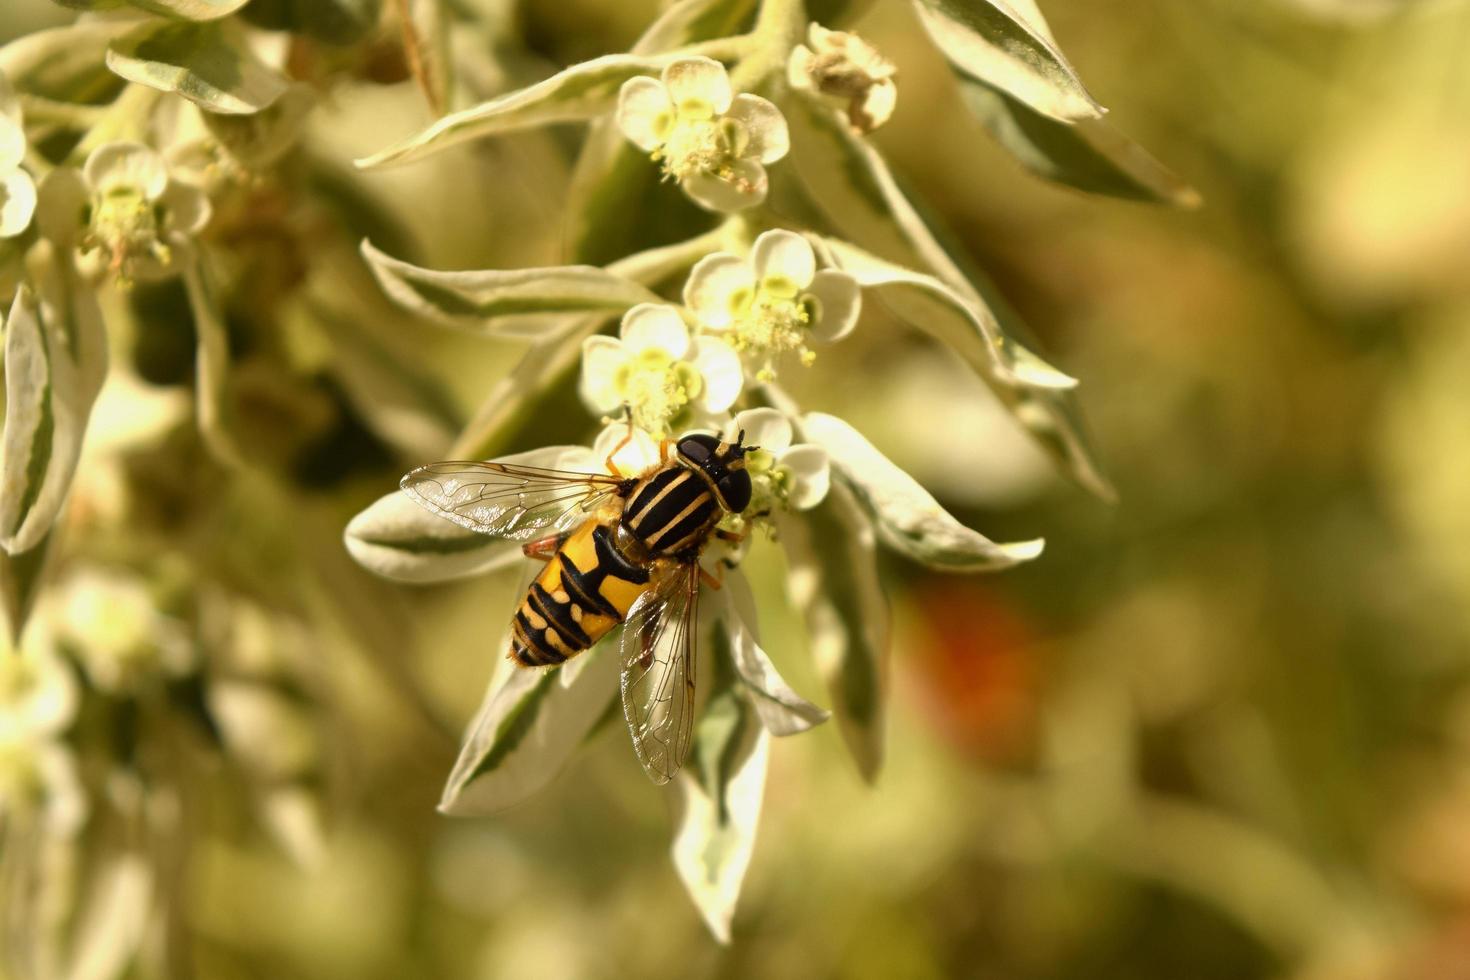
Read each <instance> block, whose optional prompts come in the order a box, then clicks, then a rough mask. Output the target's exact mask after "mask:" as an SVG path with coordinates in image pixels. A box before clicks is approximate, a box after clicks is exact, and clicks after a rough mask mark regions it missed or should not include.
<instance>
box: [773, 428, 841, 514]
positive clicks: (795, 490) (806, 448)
mask: <svg viewBox="0 0 1470 980" xmlns="http://www.w3.org/2000/svg"><path fill="white" fill-rule="evenodd" d="M777 464H778V465H780V466H784V467H785V468H786V469H787V470H789V471H790V473H791V487H790V489H789V491H788V494H787V497H786V502H787V503H789V504H790V505H791V506H792V507H794V508H796V509H797V510H806V509H807V508H809V507H815V506H817V504H820V503H821V502H822V501H823V500H824V499H825V498H826V496H827V489H828V488H829V487H830V486H831V485H832V465H831V462H830V460H829V459H828V458H827V450H825V449H823V448H822V447H821V446H813V445H811V444H810V443H802V444H801V445H799V446H792V447H791V448H790V449H788V450H786V451H785V452H783V453H779V454H777Z"/></svg>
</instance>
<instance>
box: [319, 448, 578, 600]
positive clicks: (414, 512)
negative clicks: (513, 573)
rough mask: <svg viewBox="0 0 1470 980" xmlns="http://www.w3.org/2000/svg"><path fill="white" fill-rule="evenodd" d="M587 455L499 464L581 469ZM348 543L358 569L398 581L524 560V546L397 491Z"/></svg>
mask: <svg viewBox="0 0 1470 980" xmlns="http://www.w3.org/2000/svg"><path fill="white" fill-rule="evenodd" d="M588 455H589V454H588V450H587V449H586V447H584V446H549V447H544V448H541V449H533V450H531V451H530V452H524V453H516V454H515V455H512V456H502V457H500V458H499V460H497V462H502V463H521V464H524V465H527V466H545V467H550V468H553V469H556V468H562V467H566V466H572V467H574V468H582V467H581V466H579V465H578V464H579V461H583V458H584V457H587V456H588ZM585 461H587V462H590V460H585ZM343 540H344V542H345V543H346V545H347V550H348V552H349V553H350V554H351V555H352V557H353V558H354V559H356V560H357V563H358V564H360V565H362V566H363V567H364V568H366V569H368V570H369V571H371V572H376V573H377V574H378V575H381V576H383V577H384V578H390V579H393V580H394V581H398V582H412V583H428V582H445V581H449V580H451V579H457V578H464V577H466V576H469V575H477V574H480V573H482V572H488V571H493V570H495V569H498V568H505V567H507V566H509V565H513V564H515V563H516V562H518V561H523V560H524V556H523V555H522V553H521V545H520V543H519V542H516V541H504V540H502V539H500V538H494V537H491V536H490V535H488V534H480V533H478V532H475V531H470V530H467V529H465V528H463V527H460V526H459V525H458V524H455V523H454V522H453V521H448V520H445V519H444V518H442V517H440V516H439V515H438V514H435V513H434V512H433V511H431V510H429V509H428V508H426V507H424V506H423V505H422V504H419V503H416V502H415V501H414V499H413V498H412V497H410V496H409V495H408V494H406V493H403V492H402V491H396V490H395V491H394V492H393V493H390V494H388V495H387V496H385V497H380V498H379V499H378V500H377V501H376V502H374V503H373V504H371V505H369V506H368V507H367V508H366V509H364V510H363V511H361V512H360V513H359V514H358V515H357V516H356V517H354V518H353V519H352V520H351V521H349V522H348V524H347V529H346V531H344V532H343Z"/></svg>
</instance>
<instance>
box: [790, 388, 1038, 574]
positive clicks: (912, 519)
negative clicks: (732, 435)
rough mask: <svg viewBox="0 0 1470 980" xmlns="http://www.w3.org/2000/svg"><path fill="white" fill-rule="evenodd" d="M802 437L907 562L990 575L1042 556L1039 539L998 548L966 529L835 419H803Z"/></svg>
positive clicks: (811, 415)
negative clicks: (821, 455) (826, 461)
mask: <svg viewBox="0 0 1470 980" xmlns="http://www.w3.org/2000/svg"><path fill="white" fill-rule="evenodd" d="M801 431H802V434H803V435H804V436H805V438H806V439H808V440H809V441H811V442H814V443H816V444H817V445H819V446H821V447H822V448H823V449H825V450H827V455H828V456H829V457H830V458H831V460H832V465H833V466H834V467H836V468H837V471H838V472H839V473H840V474H841V475H842V477H843V479H844V480H845V481H846V484H847V486H848V487H849V488H851V490H852V491H853V493H854V494H855V495H856V496H857V499H858V502H859V503H860V504H862V506H863V509H864V510H865V511H867V513H868V517H869V518H871V519H872V521H873V525H874V527H876V528H877V530H878V535H879V536H880V537H881V538H882V539H883V543H884V544H886V545H888V546H889V547H891V548H893V549H894V550H895V551H898V552H900V553H901V554H903V555H905V556H906V557H908V558H911V559H913V560H914V561H917V562H919V563H921V564H923V565H927V566H928V567H929V568H933V569H936V570H938V571H944V572H991V571H999V570H1000V569H1003V568H1010V567H1011V566H1013V565H1016V564H1019V563H1020V562H1023V561H1030V560H1031V559H1033V558H1035V557H1037V556H1038V555H1040V554H1041V549H1042V544H1043V543H1042V541H1040V540H1039V539H1038V540H1035V541H1020V542H1016V543H1014V544H996V543H995V542H993V541H991V540H990V539H989V538H987V537H985V536H984V535H982V534H980V533H979V532H977V531H972V530H971V529H970V528H967V527H965V526H964V525H963V524H961V523H960V522H959V521H957V520H955V519H954V517H953V516H952V515H951V514H950V513H949V512H948V511H946V510H945V509H944V508H943V507H941V506H939V502H938V501H936V500H935V499H934V498H933V497H932V496H930V494H929V492H928V491H927V490H925V489H924V488H923V487H922V486H920V485H919V483H918V481H917V480H915V479H914V478H913V477H911V476H909V475H908V474H907V473H905V472H904V471H903V470H901V469H899V468H898V467H897V466H895V465H894V464H893V463H892V462H890V461H889V460H888V457H886V456H884V455H883V454H882V453H880V452H879V451H878V450H877V449H876V448H875V447H874V446H873V444H872V443H870V442H868V440H867V439H866V438H864V437H863V434H862V433H861V432H859V431H857V430H856V429H854V428H853V427H852V426H850V425H848V424H847V423H846V422H844V421H843V420H842V419H840V418H837V417H836V416H835V415H826V414H824V413H822V412H810V413H808V414H807V415H805V416H803V417H802V419H801Z"/></svg>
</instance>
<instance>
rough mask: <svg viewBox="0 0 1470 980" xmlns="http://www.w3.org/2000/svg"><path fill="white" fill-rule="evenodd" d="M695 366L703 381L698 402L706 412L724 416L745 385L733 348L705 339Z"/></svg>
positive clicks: (700, 342)
mask: <svg viewBox="0 0 1470 980" xmlns="http://www.w3.org/2000/svg"><path fill="white" fill-rule="evenodd" d="M694 366H695V367H697V368H699V373H700V375H701V376H703V378H704V391H703V392H701V394H700V397H699V402H700V405H701V407H703V408H704V410H705V411H707V412H723V411H725V409H727V408H729V407H730V406H731V405H733V404H735V399H737V398H739V397H740V389H741V388H742V387H743V386H744V384H745V369H744V367H743V366H742V365H741V363H740V355H739V354H737V353H735V348H733V347H731V346H730V345H729V344H727V343H725V342H724V341H723V340H715V339H714V338H713V337H705V338H704V339H702V340H701V341H699V347H698V350H697V351H696V353H695V355H694Z"/></svg>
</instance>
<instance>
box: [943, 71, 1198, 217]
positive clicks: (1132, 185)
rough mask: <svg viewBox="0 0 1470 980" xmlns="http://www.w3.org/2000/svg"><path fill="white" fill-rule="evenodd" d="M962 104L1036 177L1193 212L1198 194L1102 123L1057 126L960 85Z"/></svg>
mask: <svg viewBox="0 0 1470 980" xmlns="http://www.w3.org/2000/svg"><path fill="white" fill-rule="evenodd" d="M960 90H961V94H962V95H963V96H964V98H965V104H966V105H968V106H969V107H970V111H971V112H973V113H974V114H975V116H976V118H978V119H979V120H980V121H981V122H982V123H983V124H984V125H985V128H986V129H988V130H990V134H991V135H992V136H994V137H995V139H996V140H997V142H999V143H1000V144H1001V146H1004V147H1005V148H1006V149H1007V150H1009V151H1010V152H1011V155H1012V156H1014V157H1015V158H1016V159H1017V160H1018V161H1019V162H1020V163H1021V165H1022V166H1023V167H1025V168H1026V169H1027V170H1029V171H1031V172H1032V173H1034V174H1036V175H1037V176H1038V177H1045V178H1046V179H1047V180H1052V181H1056V182H1057V183H1059V184H1066V185H1067V186H1068V187H1075V188H1077V189H1078V190H1081V191H1087V192H1088V193H1091V194H1104V195H1107V196H1109V197H1119V198H1124V199H1127V200H1134V201H1157V202H1161V203H1165V204H1172V205H1174V206H1175V207H1181V208H1194V207H1198V206H1199V204H1200V196H1199V193H1198V192H1197V191H1196V190H1195V189H1194V188H1193V187H1190V186H1189V184H1187V183H1185V181H1184V180H1183V179H1181V178H1180V177H1179V176H1178V175H1177V174H1175V173H1174V172H1173V171H1172V170H1170V169H1169V168H1168V167H1166V166H1164V165H1163V164H1162V163H1160V162H1159V161H1158V160H1157V159H1156V158H1155V157H1154V156H1153V154H1151V153H1149V152H1148V150H1145V149H1144V148H1143V147H1142V146H1140V145H1139V144H1138V143H1136V142H1135V141H1133V140H1132V139H1130V138H1129V137H1128V136H1127V135H1126V134H1124V133H1123V132H1122V131H1120V130H1119V129H1118V128H1117V127H1116V126H1114V125H1113V124H1112V123H1110V122H1108V121H1107V120H1106V119H1082V120H1079V121H1077V122H1075V123H1064V122H1058V121H1057V120H1055V119H1051V118H1049V117H1047V116H1043V115H1041V114H1040V113H1038V112H1035V111H1033V110H1031V109H1029V108H1027V107H1026V105H1025V104H1023V103H1022V102H1020V101H1019V100H1017V99H1016V98H1014V97H1013V96H1010V95H1007V94H1006V93H1004V92H1001V91H998V90H996V89H991V88H988V87H986V86H983V85H980V84H978V83H976V82H973V81H970V80H969V79H964V78H962V79H960Z"/></svg>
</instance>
